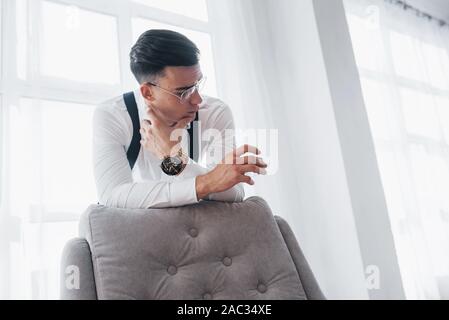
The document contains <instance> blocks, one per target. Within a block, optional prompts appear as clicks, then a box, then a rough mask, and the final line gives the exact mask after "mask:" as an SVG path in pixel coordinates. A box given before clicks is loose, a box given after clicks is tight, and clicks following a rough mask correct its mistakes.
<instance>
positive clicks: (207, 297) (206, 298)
mask: <svg viewBox="0 0 449 320" xmlns="http://www.w3.org/2000/svg"><path fill="white" fill-rule="evenodd" d="M203 299H204V300H211V299H212V295H211V294H210V293H205V294H203Z"/></svg>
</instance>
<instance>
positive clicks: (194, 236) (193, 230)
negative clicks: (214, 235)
mask: <svg viewBox="0 0 449 320" xmlns="http://www.w3.org/2000/svg"><path fill="white" fill-rule="evenodd" d="M189 234H190V235H191V236H192V237H193V238H196V237H197V236H198V230H197V229H195V228H192V229H190V230H189Z"/></svg>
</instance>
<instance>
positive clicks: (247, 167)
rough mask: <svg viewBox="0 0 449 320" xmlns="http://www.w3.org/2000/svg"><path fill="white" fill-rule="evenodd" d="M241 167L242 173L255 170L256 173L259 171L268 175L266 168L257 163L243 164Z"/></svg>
mask: <svg viewBox="0 0 449 320" xmlns="http://www.w3.org/2000/svg"><path fill="white" fill-rule="evenodd" d="M239 167H240V168H239V169H240V172H241V173H242V174H244V173H247V172H254V173H258V174H262V175H266V174H267V170H266V169H264V168H261V167H259V166H257V165H255V164H242V165H240V166H239Z"/></svg>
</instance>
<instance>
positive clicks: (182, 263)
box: [61, 197, 324, 300]
mask: <svg viewBox="0 0 449 320" xmlns="http://www.w3.org/2000/svg"><path fill="white" fill-rule="evenodd" d="M75 271H76V272H75ZM74 276H77V277H79V278H78V279H77V281H75V282H73V283H71V282H70V281H71V280H73V279H71V278H68V277H72V278H73V277H74ZM78 280H79V281H78ZM68 282H69V284H70V283H71V284H72V285H67V283H68ZM61 298H62V299H175V300H179V299H186V300H194V299H229V300H253V299H254V300H258V299H272V300H278V299H288V300H297V299H324V296H323V294H322V292H321V290H320V288H319V286H318V284H317V282H316V280H315V278H314V276H313V274H312V272H311V270H310V268H309V266H308V264H307V261H306V260H305V258H304V255H303V254H302V252H301V249H300V247H299V245H298V243H297V241H296V238H295V236H294V234H293V232H292V230H291V229H290V227H289V225H288V224H287V222H286V221H285V220H284V219H282V218H280V217H278V216H273V214H272V212H271V210H270V208H269V206H268V205H267V203H266V202H265V201H264V200H263V199H261V198H259V197H251V198H249V199H247V200H245V201H244V202H241V203H224V202H209V201H202V202H200V203H198V204H195V205H191V206H185V207H179V208H168V209H146V210H129V209H115V208H107V207H104V206H99V205H92V206H90V207H89V208H88V209H87V210H86V212H85V213H84V214H83V215H82V217H81V221H80V238H76V239H73V240H71V241H69V242H68V243H67V244H66V246H65V248H64V251H63V255H62V261H61Z"/></svg>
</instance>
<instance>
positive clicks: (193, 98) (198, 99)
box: [190, 90, 203, 105]
mask: <svg viewBox="0 0 449 320" xmlns="http://www.w3.org/2000/svg"><path fill="white" fill-rule="evenodd" d="M201 102H203V98H201V95H200V93H199V92H198V90H195V92H194V93H193V94H192V96H191V97H190V103H191V104H195V105H198V104H200V103H201Z"/></svg>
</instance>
